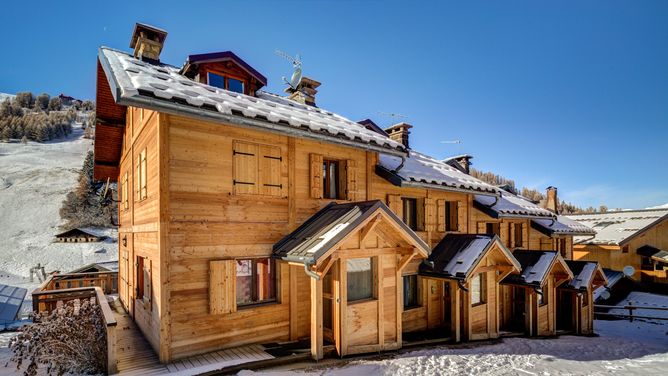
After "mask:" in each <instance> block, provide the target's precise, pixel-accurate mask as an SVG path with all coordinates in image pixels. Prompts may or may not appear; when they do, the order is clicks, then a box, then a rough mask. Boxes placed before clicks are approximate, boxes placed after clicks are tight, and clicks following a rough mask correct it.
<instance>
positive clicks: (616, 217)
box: [568, 209, 668, 245]
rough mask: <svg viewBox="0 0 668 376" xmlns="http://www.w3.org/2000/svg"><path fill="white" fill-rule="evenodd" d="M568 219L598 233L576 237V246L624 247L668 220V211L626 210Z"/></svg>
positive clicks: (580, 215)
mask: <svg viewBox="0 0 668 376" xmlns="http://www.w3.org/2000/svg"><path fill="white" fill-rule="evenodd" d="M568 218H570V219H572V220H575V221H577V222H579V223H581V224H583V225H586V226H588V227H591V228H592V229H594V230H595V231H596V236H595V237H593V238H591V237H584V238H582V237H576V238H575V239H574V242H575V243H576V244H608V245H623V244H624V243H626V242H628V241H629V240H631V239H632V238H634V237H636V236H638V235H640V234H641V233H643V232H644V231H646V230H648V229H650V228H651V227H653V226H654V225H657V224H659V223H660V222H662V221H664V220H666V219H668V209H645V210H624V211H615V212H607V213H595V214H573V215H568Z"/></svg>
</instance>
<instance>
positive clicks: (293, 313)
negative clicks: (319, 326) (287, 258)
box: [286, 264, 304, 341]
mask: <svg viewBox="0 0 668 376" xmlns="http://www.w3.org/2000/svg"><path fill="white" fill-rule="evenodd" d="M286 265H288V264H286ZM288 267H289V268H290V277H289V278H290V281H289V282H288V283H289V285H290V286H289V287H290V288H289V290H290V298H289V299H290V303H289V304H290V340H291V341H296V340H297V337H298V333H297V321H298V318H297V310H298V306H297V304H299V302H297V273H299V272H301V273H304V272H303V271H300V270H299V267H298V266H288Z"/></svg>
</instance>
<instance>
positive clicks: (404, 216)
mask: <svg viewBox="0 0 668 376" xmlns="http://www.w3.org/2000/svg"><path fill="white" fill-rule="evenodd" d="M407 203H411V204H412V205H413V206H414V207H413V210H412V215H411V218H408V217H407V215H408V214H407V210H406V204H407ZM401 219H402V221H404V223H405V224H406V226H408V228H410V229H411V230H413V231H419V225H418V199H417V198H414V197H401ZM409 221H411V222H413V225H411V223H409Z"/></svg>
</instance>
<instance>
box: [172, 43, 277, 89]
mask: <svg viewBox="0 0 668 376" xmlns="http://www.w3.org/2000/svg"><path fill="white" fill-rule="evenodd" d="M227 61H230V62H232V63H234V64H236V65H237V66H239V67H240V68H242V69H243V70H244V71H246V72H247V73H248V74H249V75H251V76H252V77H254V78H255V79H256V80H257V81H258V82H259V83H261V84H262V86H266V85H267V78H266V77H265V76H264V75H262V73H260V72H258V71H257V70H256V69H255V68H253V67H252V66H250V64H248V63H246V62H245V61H244V60H243V59H242V58H240V57H239V56H237V55H236V54H235V53H234V52H232V51H222V52H211V53H205V54H196V55H189V56H188V59H187V60H186V62H185V64H184V65H183V68H181V71H180V72H179V73H180V74H182V75H184V76H188V77H189V76H190V73H192V71H193V70H194V69H195V67H196V66H197V65H198V64H204V63H224V62H227Z"/></svg>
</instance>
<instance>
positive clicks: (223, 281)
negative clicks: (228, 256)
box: [209, 260, 237, 315]
mask: <svg viewBox="0 0 668 376" xmlns="http://www.w3.org/2000/svg"><path fill="white" fill-rule="evenodd" d="M236 274H237V263H236V261H235V260H215V261H210V262H209V312H210V313H211V314H212V315H220V314H225V313H231V312H236V310H237V298H236Z"/></svg>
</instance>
